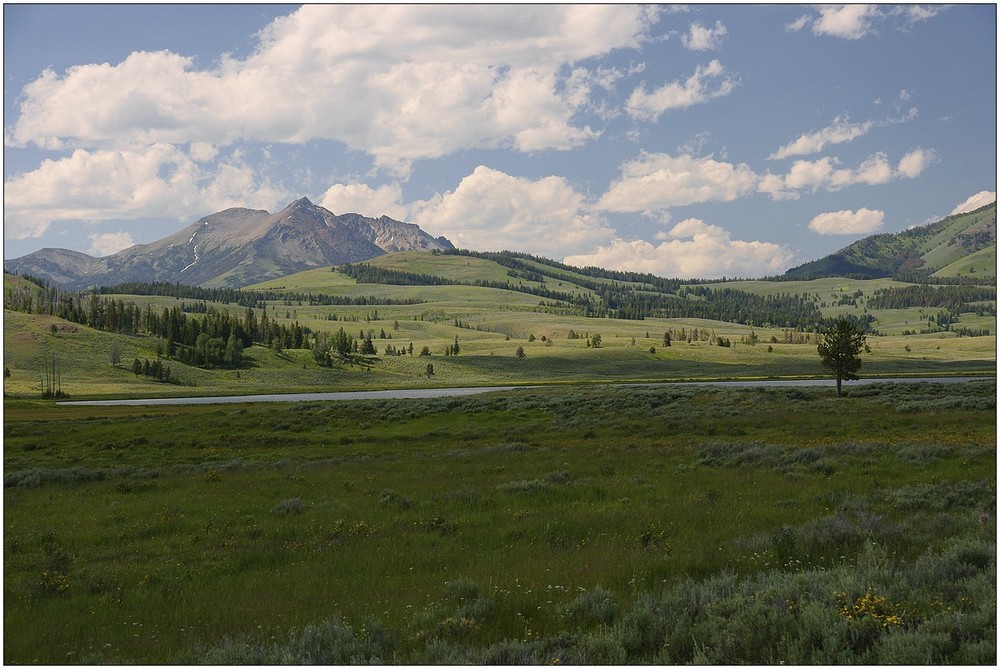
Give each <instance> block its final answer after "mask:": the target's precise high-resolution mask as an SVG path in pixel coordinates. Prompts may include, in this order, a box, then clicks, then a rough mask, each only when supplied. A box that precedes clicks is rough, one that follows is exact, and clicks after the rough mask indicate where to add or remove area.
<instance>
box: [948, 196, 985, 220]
mask: <svg viewBox="0 0 1000 669" xmlns="http://www.w3.org/2000/svg"><path fill="white" fill-rule="evenodd" d="M996 201H997V192H996V191H995V190H983V191H979V192H978V193H976V194H975V195H973V196H971V197H970V198H969V199H967V200H966V201H965V202H963V203H962V204H960V205H958V206H957V207H955V208H954V209H952V210H951V213H950V214H948V215H949V216H954V215H955V214H964V213H965V212H967V211H975V210H976V209H979V208H980V207H985V206H986V205H988V204H990V203H992V202H996Z"/></svg>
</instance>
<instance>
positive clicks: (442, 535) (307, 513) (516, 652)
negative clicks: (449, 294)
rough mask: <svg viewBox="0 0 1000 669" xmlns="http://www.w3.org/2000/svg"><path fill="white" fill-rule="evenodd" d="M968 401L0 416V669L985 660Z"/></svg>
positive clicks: (976, 407) (620, 395)
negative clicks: (41, 666) (0, 562)
mask: <svg viewBox="0 0 1000 669" xmlns="http://www.w3.org/2000/svg"><path fill="white" fill-rule="evenodd" d="M958 398H962V399H963V400H971V401H963V402H956V401H954V400H957V399H958ZM940 400H947V402H945V403H942V402H941V401H940ZM913 403H929V404H931V405H933V406H934V408H933V409H926V410H920V411H910V410H909V409H908V408H907V406H908V405H911V404H913ZM992 407H995V384H994V383H992V382H977V383H973V384H967V385H963V386H956V387H951V389H950V390H948V389H946V390H942V389H940V388H938V387H932V386H926V387H925V386H919V385H918V386H914V387H905V388H896V387H893V386H887V387H885V388H884V389H883V392H879V393H873V392H867V391H866V392H859V393H858V394H856V395H852V396H848V397H844V398H840V399H836V398H834V397H833V392H832V390H828V389H822V388H804V389H792V390H782V389H778V390H729V389H725V390H724V389H713V388H694V387H680V388H678V387H632V388H624V387H585V388H567V389H547V390H538V389H533V390H527V389H525V390H518V391H511V392H507V393H502V394H497V395H491V396H476V397H468V398H439V399H428V400H412V401H405V402H402V401H400V402H374V401H367V402H354V403H339V402H338V403H324V402H311V403H306V404H288V405H281V404H278V405H268V406H253V405H247V406H243V407H225V408H218V407H192V408H176V407H162V408H121V407H115V408H101V409H97V410H93V409H90V408H87V409H79V408H69V407H63V408H59V409H58V410H53V408H52V407H49V406H43V405H33V404H29V403H20V404H18V403H15V404H10V405H8V407H7V412H6V415H5V424H4V473H5V481H4V482H5V487H4V522H5V533H4V556H5V560H4V601H5V638H4V651H5V659H6V660H7V661H8V662H12V663H15V664H17V663H33V662H42V663H54V664H64V663H142V664H145V663H168V662H186V663H188V662H189V663H257V662H263V663H282V662H291V663H310V662H322V663H362V662H383V663H406V664H429V663H430V664H433V663H447V664H463V663H477V664H478V663H487V664H495V663H503V662H522V663H546V664H548V663H550V662H553V661H556V660H558V661H559V662H560V663H688V662H711V663H743V662H749V663H777V662H780V661H785V662H801V663H840V662H851V663H892V662H897V661H914V662H922V661H923V660H920V659H919V658H930V659H929V660H928V661H931V662H934V663H938V662H940V663H949V662H966V663H970V662H972V663H974V662H976V661H984V660H988V659H990V658H991V657H994V656H995V643H993V642H992V636H990V631H991V630H992V631H995V608H994V607H995V593H994V592H993V591H992V590H991V589H990V588H989V587H988V586H989V585H990V584H995V583H994V581H995V570H996V567H995V555H996V551H995V541H996V538H995V519H996V502H995V499H996V485H995V483H996V479H995V471H996V454H995V411H994V410H993V408H992ZM894 616H895V617H894ZM896 617H898V619H899V621H901V622H898V623H897V622H896V620H897V618H896ZM55 620H58V621H59V624H58V625H53V624H51V622H52V621H55ZM887 621H888V622H887Z"/></svg>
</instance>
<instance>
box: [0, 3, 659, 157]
mask: <svg viewBox="0 0 1000 669" xmlns="http://www.w3.org/2000/svg"><path fill="white" fill-rule="evenodd" d="M657 20H658V10H657V9H656V8H654V7H646V6H625V5H610V6H609V5H583V6H580V5H574V6H569V5H537V6H486V5H483V6H468V7H454V6H437V5H426V6H414V5H306V6H303V7H301V8H299V9H298V10H296V11H294V12H293V13H291V14H290V15H289V16H285V17H280V18H278V19H276V20H275V21H273V22H272V23H271V24H270V25H269V26H267V27H266V28H265V29H264V30H263V31H262V32H261V33H260V38H259V44H258V47H257V49H256V51H255V52H254V53H253V54H252V55H251V56H249V57H247V58H245V59H237V58H234V57H224V58H223V59H222V60H221V61H220V62H219V63H218V64H216V65H214V66H213V67H211V68H202V67H199V66H198V65H197V63H196V62H195V61H194V60H193V59H192V58H188V57H184V56H181V55H177V54H173V53H169V52H156V53H147V52H135V53H133V54H131V55H130V56H129V57H128V58H126V59H125V60H124V61H123V62H121V63H119V64H117V65H111V64H103V65H81V66H78V67H73V68H70V69H69V70H67V71H66V72H65V73H63V74H57V73H56V72H54V71H51V70H47V71H46V72H45V73H43V74H42V75H41V76H40V77H39V78H38V79H37V80H35V81H34V82H32V83H31V84H29V85H28V86H26V87H25V88H24V90H23V91H22V94H21V102H20V106H19V112H20V113H19V116H18V117H17V119H16V120H15V121H14V123H13V125H12V126H10V127H9V129H8V132H7V133H6V142H7V144H8V145H9V146H27V145H29V144H34V145H37V146H39V147H43V148H49V149H65V148H69V149H72V148H87V149H94V148H130V147H134V146H136V145H150V144H154V143H169V144H174V145H183V144H188V143H199V144H196V145H195V148H193V151H192V157H194V158H195V159H196V160H200V159H201V158H200V157H201V156H204V155H207V153H206V148H207V145H209V144H210V145H213V146H217V147H225V146H229V145H232V144H234V143H236V142H239V141H260V142H288V143H302V142H306V141H309V140H313V139H329V140H336V141H340V142H343V143H344V144H345V145H346V146H347V147H349V148H350V149H355V150H360V151H365V152H367V153H369V154H370V155H372V156H373V157H374V158H375V160H376V164H378V165H380V166H383V167H386V168H388V169H392V170H396V171H398V172H399V173H401V174H405V173H406V172H407V170H408V167H409V163H410V162H412V161H413V160H416V159H421V158H435V157H440V156H443V155H447V154H449V153H451V152H454V151H460V150H464V149H467V148H496V147H508V146H510V147H513V148H515V149H517V150H522V151H537V150H542V149H565V148H570V147H574V146H578V145H579V144H580V143H581V142H584V141H586V140H587V139H589V138H590V137H593V136H595V133H594V132H593V131H592V130H590V129H589V128H588V127H586V126H585V125H578V124H577V122H576V121H574V115H575V114H576V113H577V112H579V111H580V110H581V108H583V107H584V106H585V105H587V104H589V101H588V97H589V96H588V94H589V93H590V92H591V90H592V88H593V87H595V86H598V85H599V82H601V81H604V82H606V81H607V80H606V78H604V79H601V78H600V77H598V76H594V77H590V78H588V77H584V76H581V75H580V74H578V73H577V74H574V73H575V72H576V70H579V69H581V68H579V67H576V68H568V67H567V66H573V65H575V64H577V63H579V62H581V61H585V60H586V59H588V58H591V57H594V56H599V55H603V54H606V53H609V52H611V51H612V50H617V49H625V48H637V47H638V46H640V45H641V44H642V43H643V42H644V41H645V40H647V39H648V38H649V37H648V36H649V30H650V28H651V27H652V25H653V24H654V23H655V22H656V21H657ZM414 54H417V55H418V56H419V57H415V55H414ZM570 77H573V79H572V82H571V85H569V86H567V80H568V79H569V78H570ZM80 110H87V112H88V113H85V114H84V113H80Z"/></svg>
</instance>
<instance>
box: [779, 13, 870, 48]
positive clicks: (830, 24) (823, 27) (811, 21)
mask: <svg viewBox="0 0 1000 669" xmlns="http://www.w3.org/2000/svg"><path fill="white" fill-rule="evenodd" d="M818 12H819V13H818V15H815V14H814V15H809V14H806V15H804V16H800V17H799V18H798V19H796V20H795V21H793V22H791V23H789V24H786V25H785V30H787V31H790V32H798V31H800V30H802V29H803V28H805V27H807V26H811V28H812V32H813V34H814V35H828V36H830V37H840V38H843V39H849V40H857V39H861V38H862V37H865V36H867V35H871V34H876V31H875V28H874V26H873V25H872V23H873V21H874V20H875V19H876V18H877V17H879V16H880V13H879V10H878V7H876V6H875V5H824V6H821V7H819V8H818Z"/></svg>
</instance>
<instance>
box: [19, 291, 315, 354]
mask: <svg viewBox="0 0 1000 669" xmlns="http://www.w3.org/2000/svg"><path fill="white" fill-rule="evenodd" d="M29 280H30V279H29ZM33 283H35V286H37V288H31V287H28V286H21V287H18V288H13V289H9V290H7V291H6V292H5V294H4V308H6V309H11V310H14V311H22V312H25V313H33V314H46V315H50V316H56V317H58V318H62V319H63V320H67V321H70V322H72V323H78V324H80V325H86V326H88V327H91V328H94V329H95V330H101V331H104V332H114V333H116V334H124V335H140V334H144V335H152V336H155V337H159V338H160V339H162V340H163V347H162V351H161V354H163V355H165V356H166V357H168V358H172V359H175V360H178V361H179V362H182V363H184V364H188V365H194V366H196V367H223V368H234V367H239V366H241V365H242V363H243V349H245V348H247V347H248V346H251V345H253V344H260V345H262V346H267V347H270V348H274V349H277V350H281V349H285V348H290V349H291V348H294V349H297V348H309V337H310V335H311V334H312V332H311V330H310V329H309V328H308V327H305V326H302V325H300V324H299V323H298V321H296V322H294V323H292V324H287V323H281V322H278V320H277V319H274V318H271V319H269V318H268V317H267V311H266V309H265V310H264V312H263V314H262V315H261V317H260V318H258V317H257V314H256V312H255V310H254V309H253V308H251V307H246V308H245V309H244V311H243V314H242V316H240V315H237V314H234V313H230V312H229V310H227V309H217V308H215V307H208V308H207V309H206V310H205V312H204V313H203V314H200V317H199V318H195V317H191V316H188V315H187V314H186V313H185V312H184V310H183V309H182V308H181V307H179V306H173V307H164V308H163V309H162V310H155V309H153V308H152V307H151V306H149V305H147V306H146V307H145V308H144V309H142V308H140V307H139V306H138V305H136V304H135V303H134V302H125V301H124V300H122V299H120V298H112V297H101V296H100V295H99V294H98V293H97V292H91V293H89V294H87V295H82V294H80V293H74V292H68V291H63V290H60V289H57V288H54V287H53V286H50V285H47V284H45V285H43V284H41V283H37V282H33ZM164 285H169V284H164ZM194 295H195V294H194V293H193V294H192V296H194Z"/></svg>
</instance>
